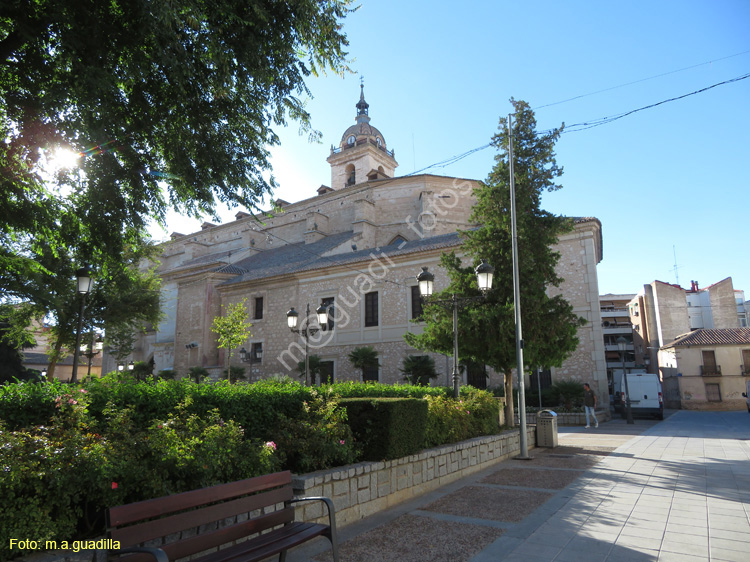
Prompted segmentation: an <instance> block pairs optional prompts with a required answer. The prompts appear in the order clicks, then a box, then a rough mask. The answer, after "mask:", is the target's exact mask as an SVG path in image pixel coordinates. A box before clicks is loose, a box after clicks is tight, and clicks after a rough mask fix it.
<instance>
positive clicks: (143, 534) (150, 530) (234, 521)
mask: <svg viewBox="0 0 750 562" xmlns="http://www.w3.org/2000/svg"><path fill="white" fill-rule="evenodd" d="M290 499H292V477H291V473H290V472H289V471H286V472H277V473H274V474H267V475H264V476H258V477H256V478H249V479H247V480H240V481H238V482H232V483H229V484H219V485H218V486H212V487H210V488H203V489H201V490H194V491H191V492H184V493H181V494H175V495H172V496H165V497H163V498H155V499H151V500H145V501H141V502H137V503H132V504H128V505H122V506H118V507H112V508H110V509H109V510H108V512H107V536H108V537H109V538H111V539H112V540H114V541H119V542H120V545H119V546H120V548H127V547H131V546H137V545H141V544H144V543H145V546H156V547H158V548H161V549H163V550H164V551H165V552H166V553H167V555H168V556H169V559H170V560H175V559H178V558H183V557H185V556H189V555H191V554H195V553H198V552H203V551H204V550H209V549H211V548H214V547H218V546H220V545H224V544H227V543H230V542H232V541H234V540H237V539H240V538H243V537H247V536H250V535H254V534H256V533H260V532H262V531H264V530H267V529H270V528H273V527H276V526H278V525H283V524H285V523H289V522H291V521H293V520H294V508H293V507H289V506H284V505H279V504H283V503H284V502H285V501H288V500H290ZM272 506H273V507H274V509H273V510H271V509H266V508H270V507H272ZM127 560H128V561H129V562H138V561H139V560H144V561H153V558H151V557H150V556H148V555H142V554H136V555H132V556H128V557H127Z"/></svg>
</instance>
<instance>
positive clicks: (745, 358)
mask: <svg viewBox="0 0 750 562" xmlns="http://www.w3.org/2000/svg"><path fill="white" fill-rule="evenodd" d="M740 374H741V375H744V376H748V375H750V349H743V350H742V373H740Z"/></svg>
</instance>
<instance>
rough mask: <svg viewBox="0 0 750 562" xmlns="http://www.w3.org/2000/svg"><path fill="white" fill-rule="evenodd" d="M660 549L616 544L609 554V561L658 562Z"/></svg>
mask: <svg viewBox="0 0 750 562" xmlns="http://www.w3.org/2000/svg"><path fill="white" fill-rule="evenodd" d="M658 560H659V551H658V550H651V549H647V548H644V547H642V546H640V545H634V546H623V545H617V544H616V545H614V546H613V547H612V550H611V551H610V553H609V556H607V562H658Z"/></svg>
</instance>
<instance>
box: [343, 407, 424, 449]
mask: <svg viewBox="0 0 750 562" xmlns="http://www.w3.org/2000/svg"><path fill="white" fill-rule="evenodd" d="M341 405H342V406H343V407H345V408H346V411H347V416H348V418H349V425H350V427H351V428H352V432H353V433H354V437H355V438H356V439H357V442H358V444H359V446H360V448H361V451H362V457H361V458H362V460H368V461H381V460H388V459H397V458H400V457H405V456H407V455H412V454H414V453H417V452H419V451H420V450H421V449H422V448H423V447H424V443H425V430H426V426H427V403H426V402H425V401H424V400H421V399H417V398H345V399H343V400H341Z"/></svg>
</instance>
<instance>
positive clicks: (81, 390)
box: [78, 388, 88, 394]
mask: <svg viewBox="0 0 750 562" xmlns="http://www.w3.org/2000/svg"><path fill="white" fill-rule="evenodd" d="M78 392H83V393H84V394H88V390H86V389H85V388H82V389H80V390H79V391H78Z"/></svg>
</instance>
